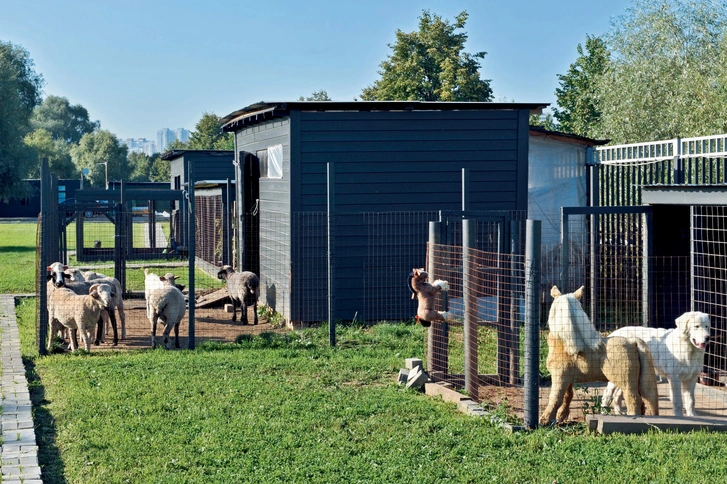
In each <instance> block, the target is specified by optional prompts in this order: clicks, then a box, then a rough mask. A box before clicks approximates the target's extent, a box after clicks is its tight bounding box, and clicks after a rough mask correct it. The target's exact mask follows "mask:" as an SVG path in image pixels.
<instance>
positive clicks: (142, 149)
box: [121, 138, 159, 156]
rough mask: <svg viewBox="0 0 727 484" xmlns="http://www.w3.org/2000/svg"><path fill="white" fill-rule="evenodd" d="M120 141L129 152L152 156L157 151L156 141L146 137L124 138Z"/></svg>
mask: <svg viewBox="0 0 727 484" xmlns="http://www.w3.org/2000/svg"><path fill="white" fill-rule="evenodd" d="M121 143H123V144H125V145H126V147H127V148H128V149H129V152H130V153H144V154H145V155H146V156H152V155H153V154H154V153H158V152H159V150H157V148H156V147H157V145H156V143H155V142H154V141H152V140H148V139H146V138H126V139H125V140H122V141H121Z"/></svg>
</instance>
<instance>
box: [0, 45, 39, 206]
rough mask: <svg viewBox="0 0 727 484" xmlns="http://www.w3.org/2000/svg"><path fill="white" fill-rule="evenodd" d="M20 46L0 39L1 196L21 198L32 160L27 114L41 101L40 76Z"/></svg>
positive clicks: (24, 191) (24, 192) (31, 60)
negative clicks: (26, 142)
mask: <svg viewBox="0 0 727 484" xmlns="http://www.w3.org/2000/svg"><path fill="white" fill-rule="evenodd" d="M33 66H34V62H33V59H31V58H30V54H29V53H28V51H27V50H25V49H24V48H23V47H21V46H18V45H14V44H12V43H9V42H3V41H0V200H4V201H7V200H9V199H10V198H11V197H14V198H20V197H22V196H24V195H25V194H26V192H27V185H26V184H25V183H24V182H23V178H25V177H26V176H27V174H28V172H29V171H30V169H31V167H32V166H33V164H34V153H33V150H31V149H30V148H29V147H28V146H26V144H25V143H24V142H23V139H24V138H25V136H26V135H27V134H28V133H29V132H30V129H31V128H30V116H31V115H32V113H33V108H35V106H37V105H38V104H39V103H40V93H41V89H42V87H43V77H42V76H41V75H40V74H37V73H36V72H35V70H34V69H33Z"/></svg>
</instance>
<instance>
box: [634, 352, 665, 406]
mask: <svg viewBox="0 0 727 484" xmlns="http://www.w3.org/2000/svg"><path fill="white" fill-rule="evenodd" d="M631 341H632V342H634V343H635V344H636V348H637V349H638V350H639V393H641V399H642V400H643V405H644V407H645V408H644V415H659V391H658V390H657V388H656V370H655V369H654V359H653V357H652V356H651V350H649V346H648V345H647V344H646V343H645V342H644V340H642V339H641V338H631Z"/></svg>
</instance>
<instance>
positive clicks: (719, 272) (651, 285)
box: [37, 194, 727, 418]
mask: <svg viewBox="0 0 727 484" xmlns="http://www.w3.org/2000/svg"><path fill="white" fill-rule="evenodd" d="M132 195H133V194H132ZM175 197H178V201H177V202H175V203H178V205H177V208H176V210H178V213H180V214H181V215H180V217H181V218H184V217H183V215H184V214H185V213H192V212H194V214H195V216H194V217H187V218H186V220H187V222H188V223H189V224H190V225H189V226H188V227H187V228H186V229H185V230H186V231H187V232H186V233H188V234H189V233H194V234H195V240H196V244H195V246H194V253H195V256H194V257H191V256H190V247H189V246H188V245H187V240H188V239H176V237H175V227H174V223H173V222H172V216H171V211H172V210H173V209H172V207H171V206H170V205H169V204H170V202H169V200H164V199H157V200H151V201H150V200H149V199H148V195H147V199H146V201H144V199H143V198H133V197H126V198H124V199H123V200H119V201H115V202H114V203H108V204H107V205H103V206H97V207H96V208H95V210H96V211H95V212H91V213H86V212H90V210H87V209H89V208H90V207H89V206H88V205H78V206H75V207H73V208H72V209H70V210H68V208H67V207H66V210H68V211H67V212H66V213H64V212H63V211H61V209H60V207H58V206H57V205H58V204H56V208H54V209H49V210H46V211H43V215H42V218H41V219H40V220H39V225H38V227H39V231H38V247H39V256H38V260H39V261H40V263H39V266H38V267H37V271H38V275H39V277H38V286H37V289H38V294H42V293H45V296H44V297H45V299H44V298H43V297H41V298H39V299H38V305H39V306H38V311H39V314H40V313H42V311H43V310H44V309H45V310H49V309H50V308H51V306H52V304H51V303H52V301H51V299H52V294H53V293H52V292H50V291H48V290H47V289H48V286H47V283H46V275H47V272H48V271H47V270H46V267H45V266H50V265H51V264H52V263H53V262H60V263H62V264H63V265H67V266H69V267H68V272H71V271H70V270H71V269H79V270H81V271H93V272H97V273H101V274H104V275H106V276H108V277H111V278H115V279H117V281H118V282H119V284H120V285H121V288H122V289H121V291H120V292H121V293H122V299H123V305H124V313H125V314H124V316H122V315H121V313H120V312H118V311H117V313H116V319H117V325H118V328H117V329H118V332H119V341H118V346H116V347H117V348H134V347H138V348H143V347H149V346H150V345H151V338H150V332H151V323H150V321H149V314H148V306H147V294H145V289H146V288H147V276H148V273H153V274H155V275H156V276H155V277H156V279H157V282H159V281H160V278H162V277H164V276H165V274H167V273H171V274H173V275H174V276H176V279H175V280H174V284H176V285H179V286H182V294H183V297H184V298H185V301H184V309H185V311H184V315H183V319H182V320H181V322H180V327H179V329H180V335H179V336H180V346H181V347H188V346H189V343H190V333H191V332H192V331H193V333H194V338H196V339H198V340H199V341H203V340H218V341H233V340H235V339H236V338H239V337H240V335H244V334H250V333H258V332H262V331H270V330H280V331H282V330H284V329H283V327H284V325H285V323H287V324H288V325H289V326H293V327H302V326H306V325H311V324H326V323H327V322H328V321H329V320H332V321H336V322H338V321H357V322H371V323H375V322H381V321H389V322H411V321H412V319H413V317H414V315H415V314H416V302H414V301H412V299H411V294H410V292H409V288H408V287H407V283H406V280H407V274H409V273H410V271H412V268H417V267H427V269H428V270H429V271H430V276H431V280H433V279H435V278H436V279H442V280H446V281H448V282H449V290H448V291H447V292H446V297H443V298H441V299H440V300H439V302H438V304H439V306H437V310H439V311H443V312H446V313H448V316H449V317H448V321H447V322H446V323H435V324H433V325H432V326H431V327H429V329H428V330H427V331H426V333H427V336H426V338H427V339H426V343H425V344H426V348H427V354H426V361H427V367H428V370H429V371H430V372H431V376H432V377H433V378H434V379H436V380H440V381H448V382H450V383H453V384H455V385H456V386H458V387H459V388H462V389H463V390H465V391H467V392H469V393H470V395H471V396H472V397H473V398H475V399H476V400H478V401H486V402H490V403H503V404H506V405H507V406H508V408H509V409H511V410H512V411H513V412H515V413H519V412H522V411H523V408H524V406H525V402H524V383H525V382H524V377H523V375H524V367H525V365H526V357H527V355H526V354H525V347H524V333H525V326H524V325H525V313H526V298H525V282H524V281H525V264H526V261H525V260H524V257H523V247H524V239H525V231H524V229H523V222H524V218H525V217H524V214H521V213H507V214H504V213H488V214H476V215H475V214H464V213H452V214H449V213H442V212H390V213H351V214H332V215H328V214H325V213H293V214H290V213H284V212H279V211H275V210H271V207H266V206H265V202H264V201H263V202H259V204H258V205H257V206H256V207H255V208H254V210H253V211H251V212H249V213H246V214H242V217H240V218H239V219H240V220H241V222H240V224H239V225H234V226H233V225H232V224H231V223H230V220H235V219H236V217H234V212H233V206H232V204H225V203H223V201H222V199H221V198H220V197H219V195H218V194H205V195H200V196H195V197H193V198H192V200H193V202H194V206H192V205H191V201H184V200H183V198H182V194H178V195H175ZM93 198H94V199H96V198H98V196H97V195H94V197H93ZM109 198H111V197H109ZM140 200H141V201H140ZM185 204H190V205H185ZM185 206H186V207H187V208H186V209H185V210H182V209H184V208H185ZM143 207H147V208H146V209H144V208H143ZM135 208H136V210H134V209H135ZM167 208H168V210H167ZM192 208H193V209H194V210H191V209H192ZM467 215H469V216H472V217H473V220H475V221H476V222H475V225H474V228H472V229H467V228H466V227H465V223H464V220H465V216H467ZM648 217H649V215H648V214H646V213H638V214H634V213H626V214H599V215H598V216H594V215H589V214H575V215H573V216H571V218H570V219H569V222H568V224H567V226H566V227H565V229H567V232H566V233H565V234H564V240H566V241H567V250H565V251H564V246H563V245H557V244H556V245H543V246H542V248H541V252H542V264H541V267H540V272H541V274H542V278H541V282H540V287H539V289H538V293H539V297H538V298H537V299H538V301H537V304H538V305H539V308H538V309H539V314H540V321H539V326H540V328H541V330H542V336H541V339H540V343H539V349H540V351H539V356H538V358H537V360H538V361H537V367H538V368H539V373H540V375H539V378H542V380H543V382H544V384H545V385H544V387H543V388H542V389H541V391H540V397H539V398H540V406H541V408H544V407H545V404H546V400H547V394H548V391H549V389H550V388H552V387H548V386H547V385H548V379H549V378H550V375H551V372H550V371H549V369H548V368H547V365H546V357H547V355H548V353H549V351H548V348H547V345H546V341H547V336H548V335H549V334H550V331H549V330H548V325H547V317H548V311H549V308H550V306H551V305H552V303H553V298H552V297H551V295H550V291H551V288H552V286H554V285H557V286H558V287H559V288H560V289H561V292H563V293H566V292H573V291H575V290H576V289H577V288H578V287H580V286H582V285H583V286H585V288H586V289H585V293H584V294H583V295H582V297H581V300H580V304H581V306H582V308H583V309H584V313H585V314H586V315H587V317H588V321H589V323H590V324H591V325H592V326H593V328H595V330H596V331H597V332H598V333H599V334H600V335H601V336H604V337H605V336H608V335H610V334H611V333H612V332H613V331H615V330H617V329H619V328H622V327H624V326H637V327H643V326H645V325H646V326H652V327H655V328H661V329H662V331H664V330H668V329H674V328H675V326H676V324H675V319H677V318H678V316H680V315H681V314H684V313H687V312H689V311H701V312H704V313H706V314H709V317H710V321H711V329H710V331H711V333H710V340H709V342H708V343H707V342H704V341H697V345H696V346H695V345H694V344H692V343H689V344H691V345H692V346H691V347H688V349H689V350H690V351H696V353H697V354H698V353H699V351H704V352H705V354H704V355H703V358H702V360H700V362H699V364H698V367H699V368H698V371H697V375H698V379H699V382H700V383H699V385H697V386H696V387H695V388H696V389H695V397H694V398H695V399H696V401H697V403H696V404H695V407H696V411H697V412H698V413H701V414H706V415H722V413H723V412H724V410H725V404H724V403H723V401H724V400H720V395H719V394H720V393H722V391H723V390H722V388H723V387H722V386H721V383H722V382H723V380H724V372H725V371H726V368H725V365H726V359H727V354H726V353H727V351H726V350H725V345H726V344H727V343H726V342H725V337H726V336H725V331H726V329H725V325H726V319H727V314H725V313H726V312H727V309H725V308H726V306H727V300H724V298H725V297H727V296H725V294H726V293H727V287H725V286H726V285H727V282H726V280H727V262H726V261H725V257H727V249H725V243H727V240H726V239H727V237H726V236H725V235H724V234H725V228H726V227H725V214H724V207H693V208H692V209H691V212H690V218H689V220H690V222H689V227H688V229H687V230H688V232H687V235H686V237H687V239H688V244H690V248H691V252H690V253H689V255H670V254H668V253H666V252H663V253H659V254H658V255H654V251H651V250H650V245H649V237H650V236H653V235H654V234H653V233H652V234H650V233H649V230H648ZM556 218H557V217H554V219H556ZM432 223H435V224H440V226H438V227H439V228H438V230H439V232H437V233H438V234H440V236H441V235H442V234H444V235H443V237H444V241H442V243H438V242H436V241H433V240H432V238H431V237H432ZM594 228H595V232H594V231H593V230H594ZM179 233H180V234H183V233H184V231H180V232H179ZM680 237H682V238H683V237H684V235H683V234H682V235H680ZM470 238H471V239H472V241H470ZM227 262H229V265H234V266H236V268H237V270H238V271H242V270H251V271H252V272H254V273H255V274H257V275H258V276H259V281H260V284H259V288H258V290H259V302H258V314H259V316H260V317H259V324H257V325H255V324H252V323H254V320H255V317H254V314H255V308H254V305H253V304H249V305H248V306H249V307H247V308H245V314H243V315H241V314H240V307H239V305H238V307H237V308H235V307H234V306H233V305H232V304H231V300H230V299H229V296H228V292H227V290H226V288H225V282H224V281H223V280H221V279H220V277H219V273H220V270H221V268H222V266H224V265H226V263H227ZM192 270H193V271H194V272H191V271H192ZM192 274H193V275H194V277H193V279H194V290H193V291H190V289H191V288H190V287H189V286H190V283H191V280H192V277H191V276H192ZM89 282H91V281H89ZM91 285H92V284H91ZM89 287H90V286H89ZM44 288H45V289H46V290H44ZM190 305H194V306H193V307H194V317H193V318H192V317H190ZM117 306H118V304H117ZM53 309H55V308H53ZM99 318H102V315H99ZM40 319H41V318H39V321H40ZM51 319H52V317H51ZM102 319H103V318H102ZM243 321H244V322H248V323H249V324H243ZM122 322H123V325H122ZM96 324H98V321H96ZM122 326H123V329H122ZM103 327H104V333H103V335H102V336H104V339H105V343H101V344H100V345H99V346H98V349H108V348H113V347H114V346H113V331H112V330H110V329H109V332H108V333H106V332H105V331H106V329H105V328H106V323H105V322H104V326H103ZM192 328H193V329H192ZM47 331H48V332H49V333H53V332H54V329H53V327H52V326H51V327H48V328H47ZM158 331H159V333H161V332H162V329H161V328H160V329H159V330H158ZM55 332H56V334H51V336H57V335H58V332H57V331H55ZM49 333H46V334H45V335H43V333H42V332H41V331H40V327H39V331H38V338H39V344H42V341H47V338H48V334H49ZM172 334H173V330H172ZM68 336H70V335H68ZM89 337H92V338H94V339H97V338H98V335H97V334H96V335H93V334H91V333H89ZM686 341H687V342H689V339H686ZM702 343H704V344H705V345H706V348H701V347H699V345H701V344H702ZM173 344H174V343H172V345H173ZM92 348H94V350H95V348H96V347H92ZM692 348H694V350H692ZM656 356H659V355H656ZM655 359H656V358H655ZM604 389H605V384H603V385H601V386H592V385H589V386H582V387H581V386H577V387H576V392H575V393H576V395H575V399H576V401H577V402H579V403H578V404H577V405H574V410H573V412H572V413H571V417H573V418H582V416H583V414H584V412H592V411H596V410H594V409H596V408H597V409H598V410H599V411H600V402H601V400H600V398H601V397H602V395H603V391H604ZM658 391H659V395H660V399H659V404H660V406H661V407H662V408H663V412H662V413H664V414H669V413H670V412H672V413H674V403H673V400H672V399H671V398H670V397H669V390H668V385H667V384H666V380H663V381H661V383H659V385H658ZM715 392H716V393H715ZM687 398H688V396H685V397H683V401H686V400H687Z"/></svg>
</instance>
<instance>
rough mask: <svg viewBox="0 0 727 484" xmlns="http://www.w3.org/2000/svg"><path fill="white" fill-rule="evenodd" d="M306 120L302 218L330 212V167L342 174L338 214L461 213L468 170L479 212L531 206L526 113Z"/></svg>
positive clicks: (343, 115) (337, 115) (307, 116)
mask: <svg viewBox="0 0 727 484" xmlns="http://www.w3.org/2000/svg"><path fill="white" fill-rule="evenodd" d="M300 118H301V121H300V126H301V128H300V170H301V173H300V180H299V187H300V210H301V211H304V212H308V211H310V212H319V211H325V209H326V164H327V163H332V164H333V166H334V173H335V183H336V199H335V204H336V212H337V213H352V212H361V211H374V212H375V211H391V210H392V208H393V209H394V210H397V211H410V210H458V209H460V208H461V205H460V201H461V190H462V169H463V168H467V169H469V173H470V181H471V185H470V200H471V203H472V205H471V209H472V210H513V209H517V208H518V204H520V205H521V207H520V208H521V209H523V208H524V205H525V204H526V203H527V200H519V196H520V195H519V191H518V188H519V187H518V178H519V175H520V173H519V171H520V170H521V169H522V167H521V163H520V161H521V157H522V156H523V155H524V156H525V162H527V153H525V154H523V153H522V152H521V151H522V143H521V140H520V137H519V129H518V128H519V125H520V112H519V111H518V110H512V111H466V112H465V111H416V112H386V113H380V112H368V113H367V112H302V113H301V114H300ZM526 136H527V133H526ZM526 150H527V148H526ZM525 169H526V170H527V167H526V168H525ZM520 197H521V196H520ZM525 198H527V197H525Z"/></svg>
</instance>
